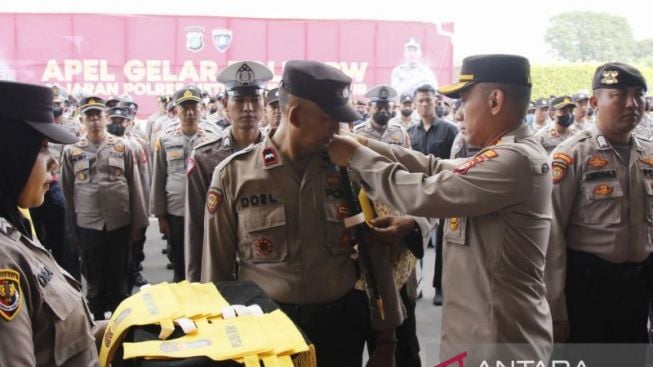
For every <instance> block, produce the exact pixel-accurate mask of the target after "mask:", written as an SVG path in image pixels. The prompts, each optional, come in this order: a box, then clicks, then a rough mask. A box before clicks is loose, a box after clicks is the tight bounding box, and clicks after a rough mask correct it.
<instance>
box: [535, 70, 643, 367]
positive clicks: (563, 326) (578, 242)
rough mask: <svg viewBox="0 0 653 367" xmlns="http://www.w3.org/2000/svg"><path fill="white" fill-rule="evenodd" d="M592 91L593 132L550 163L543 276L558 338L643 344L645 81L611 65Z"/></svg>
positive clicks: (580, 136)
mask: <svg viewBox="0 0 653 367" xmlns="http://www.w3.org/2000/svg"><path fill="white" fill-rule="evenodd" d="M592 88H593V94H592V97H591V98H590V105H591V106H592V108H594V109H595V110H596V112H597V121H596V129H594V130H591V131H585V132H583V133H580V134H577V135H575V136H574V137H572V138H571V139H569V140H567V141H565V142H563V143H562V144H560V145H559V146H558V148H557V149H556V150H555V151H554V153H553V155H552V158H553V161H552V167H553V169H552V172H553V183H554V185H553V224H552V227H551V237H550V240H549V251H548V253H547V267H546V276H547V289H548V298H549V302H550V304H551V310H552V313H553V321H554V331H555V337H556V340H557V341H561V342H562V341H565V340H567V338H568V340H569V341H571V342H577V343H647V342H648V337H647V332H646V322H647V313H648V299H649V295H650V294H649V288H647V287H648V286H649V282H650V279H649V273H648V270H647V268H648V267H649V266H650V265H649V262H650V258H651V256H650V254H651V252H653V244H652V243H651V241H650V233H651V230H652V229H653V228H652V227H653V226H652V224H651V222H652V218H653V212H652V210H653V205H652V204H653V190H652V187H653V186H652V183H653V180H651V177H653V173H652V172H653V143H651V142H650V141H649V140H644V139H640V138H638V137H636V136H634V135H633V134H632V131H633V129H634V128H635V126H637V124H638V123H639V122H640V119H641V117H642V115H643V112H644V92H645V91H646V89H647V85H646V80H645V79H644V77H643V76H642V74H641V73H640V71H639V70H637V69H636V68H634V67H632V66H630V65H627V64H623V63H607V64H603V65H601V66H599V67H598V68H597V69H596V71H595V73H594V77H593V80H592ZM624 365H625V364H624Z"/></svg>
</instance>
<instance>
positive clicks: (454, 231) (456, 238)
mask: <svg viewBox="0 0 653 367" xmlns="http://www.w3.org/2000/svg"><path fill="white" fill-rule="evenodd" d="M466 228H467V218H466V217H456V218H447V219H446V221H445V222H444V237H443V238H444V240H445V241H446V242H447V243H452V244H456V245H465V244H466V243H465V238H466V232H467V231H466Z"/></svg>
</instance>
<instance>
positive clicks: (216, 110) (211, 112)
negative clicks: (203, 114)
mask: <svg viewBox="0 0 653 367" xmlns="http://www.w3.org/2000/svg"><path fill="white" fill-rule="evenodd" d="M216 112H218V108H217V107H215V108H211V109H210V110H209V113H210V114H211V115H213V114H214V113H216Z"/></svg>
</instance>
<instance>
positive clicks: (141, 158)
mask: <svg viewBox="0 0 653 367" xmlns="http://www.w3.org/2000/svg"><path fill="white" fill-rule="evenodd" d="M123 139H124V140H125V142H126V143H127V144H129V148H130V149H131V150H132V152H133V154H134V158H135V159H136V165H137V166H138V172H139V174H140V179H141V187H142V190H141V191H142V193H143V203H145V212H146V213H149V212H150V210H149V208H150V189H151V187H152V176H151V175H152V167H151V165H150V164H151V159H150V156H149V154H148V152H147V149H148V148H149V144H148V143H147V142H146V141H145V140H144V139H142V138H140V137H138V136H136V135H131V134H125V136H124V137H123Z"/></svg>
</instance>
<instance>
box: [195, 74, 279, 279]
mask: <svg viewBox="0 0 653 367" xmlns="http://www.w3.org/2000/svg"><path fill="white" fill-rule="evenodd" d="M272 77H273V75H272V72H271V71H270V70H269V69H268V68H267V67H265V66H264V65H263V64H260V63H258V62H255V61H243V62H237V63H234V64H232V65H229V66H228V67H226V68H225V69H224V70H222V72H221V73H220V75H218V81H220V82H222V83H223V84H224V85H225V88H226V93H225V96H224V101H225V102H226V106H225V111H227V112H228V113H229V115H230V116H231V117H232V119H233V121H234V123H233V125H231V126H229V127H227V129H226V130H225V131H224V132H223V134H221V135H220V136H218V137H216V138H214V139H211V140H209V141H207V142H206V143H203V144H200V145H198V146H197V147H196V148H195V149H194V150H193V152H192V154H191V157H190V159H189V161H188V169H187V171H186V180H187V182H186V206H185V216H184V223H185V239H184V246H185V250H184V255H185V262H186V264H185V265H186V268H185V269H186V279H188V280H189V281H191V282H198V281H200V276H201V274H202V271H201V270H202V240H203V238H204V210H205V208H206V206H205V200H206V195H207V192H208V191H209V185H210V184H211V177H212V176H213V171H214V169H215V167H216V166H217V165H218V164H219V163H220V162H221V161H222V160H224V159H225V158H226V157H227V156H229V155H231V154H232V153H234V152H237V151H239V150H240V149H243V148H245V147H247V146H248V145H250V144H253V143H258V142H260V141H261V139H262V137H263V135H262V134H261V132H260V131H259V128H258V125H259V122H260V121H261V120H263V119H264V116H263V111H264V108H263V95H262V92H263V90H264V89H263V87H264V85H265V83H266V82H267V81H269V80H271V79H272Z"/></svg>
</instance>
